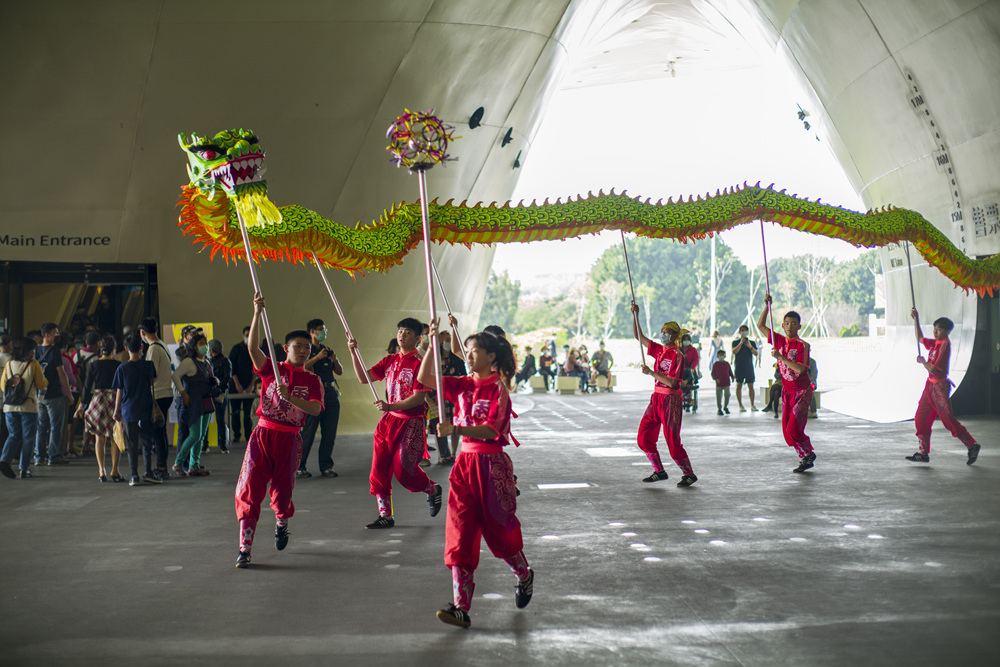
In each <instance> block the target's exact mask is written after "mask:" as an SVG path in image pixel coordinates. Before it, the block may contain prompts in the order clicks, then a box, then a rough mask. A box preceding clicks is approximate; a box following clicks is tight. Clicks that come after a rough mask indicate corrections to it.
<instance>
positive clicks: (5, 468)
mask: <svg viewBox="0 0 1000 667" xmlns="http://www.w3.org/2000/svg"><path fill="white" fill-rule="evenodd" d="M0 474H3V476H4V477H6V478H7V479H14V478H15V477H17V474H15V473H14V469H13V468H11V467H10V463H9V462H8V461H0Z"/></svg>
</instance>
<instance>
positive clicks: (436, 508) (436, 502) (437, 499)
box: [427, 484, 441, 516]
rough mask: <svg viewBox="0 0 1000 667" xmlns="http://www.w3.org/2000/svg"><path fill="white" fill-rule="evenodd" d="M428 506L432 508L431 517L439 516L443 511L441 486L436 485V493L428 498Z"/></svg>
mask: <svg viewBox="0 0 1000 667" xmlns="http://www.w3.org/2000/svg"><path fill="white" fill-rule="evenodd" d="M427 504H428V505H430V506H431V516H437V515H438V512H440V511H441V485H440V484H435V485H434V493H432V494H430V495H429V496H427Z"/></svg>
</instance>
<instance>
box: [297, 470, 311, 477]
mask: <svg viewBox="0 0 1000 667" xmlns="http://www.w3.org/2000/svg"><path fill="white" fill-rule="evenodd" d="M295 476H296V477H298V478H299V479H305V478H306V477H312V473H311V472H309V471H308V470H306V469H305V468H300V469H299V470H297V471H296V472H295Z"/></svg>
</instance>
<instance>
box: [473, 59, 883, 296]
mask: <svg viewBox="0 0 1000 667" xmlns="http://www.w3.org/2000/svg"><path fill="white" fill-rule="evenodd" d="M799 102H800V100H798V99H796V92H795V86H794V85H793V83H792V82H791V80H790V78H789V76H788V75H787V74H785V73H784V72H783V71H781V70H780V69H778V66H777V65H774V64H772V65H770V66H761V67H756V68H749V69H740V70H725V71H718V72H715V73H709V74H700V75H698V76H691V77H687V78H685V77H681V76H678V77H677V78H666V79H660V80H657V81H649V82H640V83H630V84H619V85H613V86H601V87H596V88H584V89H573V90H563V91H559V92H558V93H556V94H555V96H554V97H553V99H552V101H551V102H550V104H549V106H548V108H547V110H546V113H545V117H544V118H543V120H542V123H541V125H540V127H539V130H538V133H537V135H536V136H535V140H534V142H533V144H532V146H531V149H530V152H528V153H527V154H526V155H525V156H523V157H522V164H523V167H522V170H523V173H522V175H521V177H520V180H519V181H518V184H517V187H516V188H515V191H514V196H513V197H512V199H513V200H514V201H518V200H520V199H524V200H527V201H530V200H531V199H538V200H539V201H541V200H543V199H544V198H545V197H549V198H550V199H551V200H554V199H555V198H556V197H565V196H567V195H577V194H580V193H586V192H587V191H591V190H592V191H593V192H594V193H595V194H596V192H597V191H598V190H600V189H603V190H604V191H605V192H607V191H609V190H610V189H611V188H612V187H613V188H614V189H615V192H621V191H622V190H623V189H625V190H627V191H628V193H629V194H630V195H642V196H643V197H644V198H645V197H652V198H653V200H654V201H656V199H658V198H661V197H662V198H663V199H664V200H666V199H667V197H668V196H673V197H674V199H676V198H677V196H678V195H682V194H683V195H685V196H689V195H691V194H702V195H704V194H705V193H706V192H711V193H713V194H714V193H715V191H716V190H717V189H719V190H721V189H722V188H725V187H729V186H733V185H736V184H742V183H743V182H744V181H746V182H747V183H749V184H751V185H753V184H755V183H756V182H757V181H760V183H761V185H762V186H767V185H769V184H770V183H772V182H773V183H774V184H775V188H776V189H779V190H780V189H782V188H784V189H786V190H787V191H788V192H789V193H793V194H798V195H799V196H805V197H808V198H809V199H816V198H820V199H822V200H823V201H824V202H826V203H830V204H836V205H838V206H843V207H845V208H849V209H853V210H864V206H863V204H862V203H861V199H860V197H859V196H858V195H857V194H856V193H855V191H854V189H853V187H852V186H851V184H850V182H849V181H848V179H847V177H846V176H845V175H844V173H843V170H842V169H841V167H840V165H839V164H838V163H837V161H836V159H835V158H834V156H833V154H832V152H831V151H830V149H829V148H828V147H827V146H826V144H824V143H823V142H822V141H817V139H816V134H815V132H814V131H807V130H805V129H804V128H803V125H802V122H801V121H799V119H798V118H797V116H796V113H797V112H798V106H797V104H798V103H799ZM806 120H809V119H808V118H806ZM721 237H722V239H723V240H724V241H725V242H726V243H727V244H728V245H729V246H730V247H731V248H732V249H733V251H734V252H735V253H736V255H737V256H738V257H739V258H740V260H741V261H742V262H743V263H744V264H746V265H747V266H748V267H751V266H758V265H760V264H761V263H762V260H763V257H762V253H761V232H760V225H759V223H758V224H751V225H744V226H743V227H740V228H738V229H734V230H730V231H727V232H724V233H723V234H722V236H721ZM765 238H766V243H767V256H768V259H771V258H774V257H787V256H791V255H796V254H805V253H813V254H818V255H823V256H827V257H832V258H835V259H838V260H846V259H851V258H854V257H856V256H858V254H860V252H861V251H859V250H857V249H855V248H854V247H853V246H851V245H849V244H847V243H845V242H843V241H837V240H833V239H827V238H824V237H817V236H813V235H810V234H805V233H802V232H795V231H791V230H787V229H783V228H780V227H778V226H776V225H771V224H769V223H765ZM620 240H621V237H620V235H618V234H617V233H605V234H602V235H600V236H590V237H586V238H583V239H573V240H567V241H544V242H538V243H532V244H527V245H526V244H519V243H518V244H500V245H498V246H497V252H496V256H495V259H494V263H493V269H494V271H497V272H498V273H499V272H502V271H504V270H506V271H508V273H509V274H510V276H511V277H512V278H514V279H518V280H521V282H522V285H523V284H525V283H534V282H538V281H539V279H541V280H547V279H550V278H547V277H545V276H547V275H549V274H564V273H585V272H586V271H587V270H588V269H589V268H590V267H591V266H592V265H593V263H594V262H595V261H596V260H597V258H598V257H599V256H600V255H601V253H603V252H604V251H605V250H606V249H607V248H609V247H611V246H613V245H618V244H620ZM665 242H666V241H665Z"/></svg>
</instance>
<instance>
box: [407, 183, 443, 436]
mask: <svg viewBox="0 0 1000 667" xmlns="http://www.w3.org/2000/svg"><path fill="white" fill-rule="evenodd" d="M430 166H431V165H415V166H414V168H413V169H412V171H416V172H417V182H418V184H419V186H420V219H421V223H422V227H423V233H424V268H425V270H426V273H427V301H428V304H429V306H430V311H431V321H432V322H433V321H434V320H436V319H437V305H436V304H435V303H434V277H433V275H432V273H433V272H432V271H431V266H432V262H431V221H430V211H429V210H428V206H427V176H426V171H427V169H429V168H430ZM431 350H432V352H431V354H433V355H434V388H435V389H436V390H437V398H436V402H437V404H438V406H439V407H438V422H439V423H442V424H443V423H445V422H444V419H443V417H444V411H443V410H442V409H441V407H440V406H441V405H443V404H444V383H443V382H442V381H441V347H440V345H439V344H438V337H437V334H434V335H433V336H431Z"/></svg>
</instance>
